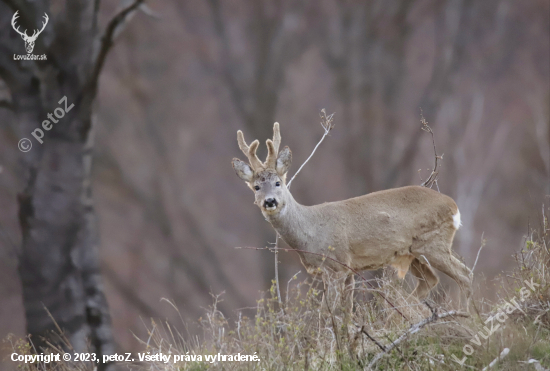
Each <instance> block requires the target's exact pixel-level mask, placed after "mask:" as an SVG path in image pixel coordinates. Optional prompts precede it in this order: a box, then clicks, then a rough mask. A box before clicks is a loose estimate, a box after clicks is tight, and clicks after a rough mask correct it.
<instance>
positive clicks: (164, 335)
mask: <svg viewBox="0 0 550 371" xmlns="http://www.w3.org/2000/svg"><path fill="white" fill-rule="evenodd" d="M549 232H550V230H549V227H548V220H547V218H546V217H544V221H543V224H542V225H541V227H540V228H539V229H537V230H533V231H531V233H530V234H529V236H528V237H527V238H526V240H525V244H524V246H523V248H522V249H521V251H519V252H518V253H517V255H516V260H517V268H516V269H515V270H514V271H513V272H510V273H509V274H503V276H502V278H501V280H500V287H499V291H498V300H496V301H495V302H491V303H490V302H488V301H486V300H484V299H483V298H480V297H476V298H475V304H476V308H477V309H478V310H479V315H478V314H477V313H476V314H471V315H469V314H467V313H463V312H460V308H462V307H463V303H458V302H455V301H454V300H453V297H454V295H451V294H449V293H447V292H446V291H445V290H444V289H440V290H438V292H437V293H436V295H434V296H435V297H434V300H432V301H426V302H423V303H419V302H416V301H414V299H412V301H408V302H407V301H406V299H405V298H407V297H408V294H409V292H410V290H411V288H410V287H408V286H409V285H408V284H407V281H405V283H403V282H402V281H401V280H398V279H397V278H396V275H395V273H394V272H393V270H391V269H386V270H385V271H384V273H383V275H382V276H381V277H380V278H377V279H373V280H370V281H368V282H367V281H365V280H358V282H357V283H356V285H355V291H356V295H355V303H354V312H353V313H352V314H351V317H350V316H349V315H347V314H346V311H342V310H340V309H341V308H340V305H341V300H340V298H341V297H339V295H340V296H341V295H342V292H341V291H340V292H338V291H337V292H336V294H335V295H326V296H324V295H323V292H322V289H321V287H323V286H322V284H320V283H319V282H317V281H316V279H315V278H309V277H307V278H306V277H304V275H305V274H302V273H297V274H296V275H295V276H294V277H292V279H291V280H290V281H289V282H287V283H283V284H284V285H283V286H286V290H285V292H284V297H283V298H282V303H280V302H279V300H278V297H277V290H276V286H275V282H274V284H273V286H272V288H271V290H270V291H268V292H266V293H264V294H263V296H262V298H260V299H259V300H258V301H257V305H256V307H255V308H248V309H243V310H241V311H240V312H239V313H238V318H237V319H236V320H230V319H228V317H227V313H223V312H222V311H220V310H219V309H218V308H219V303H220V301H221V300H223V296H215V297H214V301H213V304H212V306H211V307H210V308H208V309H207V310H206V311H205V314H204V316H203V317H201V318H200V319H199V320H198V323H197V324H183V325H184V326H183V328H187V327H188V326H194V325H198V326H200V327H201V329H202V335H201V336H191V335H189V334H188V333H187V332H183V331H182V330H181V326H180V325H173V324H170V323H168V322H164V321H158V320H151V321H150V322H149V325H148V333H149V338H147V339H141V341H142V344H143V350H141V351H140V352H141V353H143V352H149V354H151V355H153V354H158V353H162V354H164V355H170V356H171V359H170V362H169V363H163V362H143V363H141V364H137V363H136V364H135V365H134V366H133V367H135V368H139V369H145V370H162V371H176V370H178V371H182V370H207V369H208V370H368V369H373V370H398V369H403V370H459V369H465V370H470V369H475V370H481V369H484V368H485V367H488V365H489V364H491V362H493V361H495V360H496V361H495V362H493V364H494V366H493V367H491V368H490V369H491V370H544V369H548V368H549V367H550V340H549V339H550V273H549V270H548V268H549V267H550V251H549V239H550V236H549ZM526 282H527V283H528V285H526ZM334 287H338V285H336V284H335V285H334ZM526 288H527V290H528V292H529V295H526V294H525V289H526ZM376 293H377V294H379V295H373V294H376ZM323 298H324V299H323ZM327 298H330V299H327ZM522 299H523V300H522ZM323 300H325V303H324V304H325V305H326V307H324V306H323V303H322V301H323ZM390 302H391V303H392V304H391V305H390V304H389V303H390ZM167 303H168V304H169V305H172V304H171V303H170V302H167ZM510 303H517V304H518V306H517V307H516V309H514V310H513V311H511V313H509V314H508V315H507V316H506V318H503V317H501V318H500V319H499V321H497V320H495V316H496V315H497V314H498V313H499V312H500V313H508V312H505V310H506V305H510ZM394 307H395V308H397V309H399V310H400V311H401V312H402V313H403V316H400V315H394V314H393V313H395V312H396V309H395V308H394ZM174 310H176V311H177V310H178V309H177V308H176V307H175V306H174ZM404 317H405V318H406V319H405V318H404ZM500 320H502V321H500ZM178 329H179V330H178ZM12 346H13V349H14V351H16V352H18V353H19V354H22V353H25V352H26V353H31V352H32V351H33V350H32V346H30V345H29V344H28V342H25V341H21V340H20V341H16V342H14V343H12ZM466 346H470V347H471V349H472V353H471V354H470V355H466V354H465V353H464V350H465V349H466V350H467V351H468V352H469V349H468V348H467V347H466ZM506 349H508V350H506ZM218 354H221V355H238V354H240V355H249V356H251V355H256V356H257V357H258V358H259V360H260V361H259V362H251V361H247V362H242V361H237V362H235V361H225V362H224V361H219V360H216V361H215V362H211V360H206V356H207V355H209V356H210V357H212V356H214V355H218ZM500 354H503V355H505V356H503V357H502V359H498V357H499V355H500ZM175 355H179V356H180V358H181V359H182V361H180V362H178V363H176V364H174V363H173V357H174V356H175ZM199 355H200V356H201V357H200V358H199V357H198V356H199ZM464 356H466V359H465V360H464V362H463V366H461V365H460V364H459V363H457V362H458V361H460V360H462V359H463V357H464ZM133 358H135V359H136V360H137V358H138V356H137V354H135V355H133ZM186 359H187V360H186ZM123 364H124V363H123ZM20 366H21V367H20V369H21V370H24V371H27V370H28V371H31V370H32V371H34V370H62V371H66V370H93V368H92V365H85V364H80V365H72V364H58V365H52V364H49V365H25V364H21V365H20Z"/></svg>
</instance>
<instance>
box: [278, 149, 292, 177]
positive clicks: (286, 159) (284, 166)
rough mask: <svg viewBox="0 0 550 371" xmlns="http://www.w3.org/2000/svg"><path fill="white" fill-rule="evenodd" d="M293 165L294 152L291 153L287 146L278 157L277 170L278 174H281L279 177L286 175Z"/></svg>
mask: <svg viewBox="0 0 550 371" xmlns="http://www.w3.org/2000/svg"><path fill="white" fill-rule="evenodd" d="M291 163H292V152H291V151H290V148H288V146H287V147H285V148H283V150H282V151H281V152H279V156H278V157H277V165H276V167H275V169H276V170H277V173H278V174H279V176H281V177H282V176H284V175H285V174H286V172H287V171H288V168H289V167H290V164H291Z"/></svg>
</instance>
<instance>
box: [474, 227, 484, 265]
mask: <svg viewBox="0 0 550 371" xmlns="http://www.w3.org/2000/svg"><path fill="white" fill-rule="evenodd" d="M484 233H485V232H482V233H481V246H480V247H479V250H478V251H477V256H476V261H475V263H474V266H473V267H472V274H473V273H474V269H476V265H477V260H478V259H479V253H480V252H481V249H483V247H484V246H485V239H483V235H484Z"/></svg>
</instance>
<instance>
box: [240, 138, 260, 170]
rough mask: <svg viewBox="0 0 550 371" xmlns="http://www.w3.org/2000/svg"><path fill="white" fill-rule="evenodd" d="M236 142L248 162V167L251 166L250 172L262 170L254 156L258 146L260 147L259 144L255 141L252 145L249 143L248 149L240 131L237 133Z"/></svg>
mask: <svg viewBox="0 0 550 371" xmlns="http://www.w3.org/2000/svg"><path fill="white" fill-rule="evenodd" d="M237 141H238V142H239V148H240V149H241V151H243V153H244V154H245V156H246V157H247V158H248V162H250V166H252V170H254V171H257V170H261V169H263V168H264V166H263V164H262V162H261V161H260V159H259V158H258V156H257V155H256V150H257V149H258V146H259V145H260V142H258V140H257V139H256V140H255V141H253V142H252V143H250V147H249V146H248V145H247V144H246V142H245V141H244V135H243V132H242V131H240V130H239V131H237Z"/></svg>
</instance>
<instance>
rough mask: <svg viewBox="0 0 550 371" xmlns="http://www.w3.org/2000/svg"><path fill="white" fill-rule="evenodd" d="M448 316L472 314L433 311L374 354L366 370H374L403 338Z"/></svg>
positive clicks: (468, 315) (467, 315)
mask: <svg viewBox="0 0 550 371" xmlns="http://www.w3.org/2000/svg"><path fill="white" fill-rule="evenodd" d="M446 317H470V314H469V313H465V312H459V311H456V310H452V311H450V312H446V313H442V314H437V312H436V311H434V312H433V315H432V316H430V317H428V318H425V319H423V320H422V321H420V322H418V323H416V324H414V325H412V326H411V327H410V328H409V329H408V330H407V331H405V333H403V335H401V336H400V337H399V338H398V339H397V340H395V341H392V342H391V344H389V345H388V346H386V347H385V350H383V351H382V352H380V353H378V354H377V355H376V356H374V358H373V359H372V361H370V363H369V364H368V366H367V367H365V370H372V368H373V367H374V365H375V364H376V363H377V362H378V361H379V360H380V359H382V357H384V355H386V354H388V353H389V352H391V351H392V350H393V349H394V348H395V347H396V346H397V345H399V344H400V343H401V342H402V341H403V340H405V339H406V338H407V337H408V336H409V335H410V334H414V333H415V332H417V331H419V330H420V329H421V328H422V327H424V326H426V325H428V324H430V323H432V322H435V321H437V320H440V319H443V318H446Z"/></svg>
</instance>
